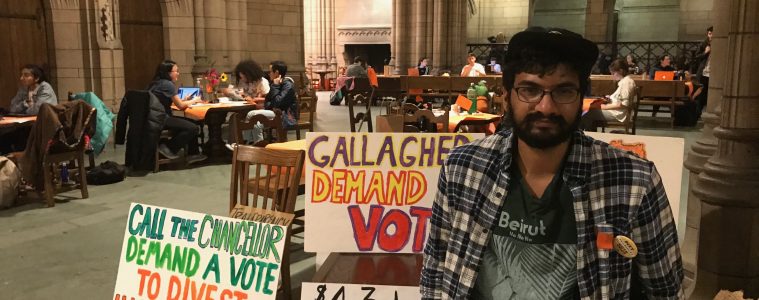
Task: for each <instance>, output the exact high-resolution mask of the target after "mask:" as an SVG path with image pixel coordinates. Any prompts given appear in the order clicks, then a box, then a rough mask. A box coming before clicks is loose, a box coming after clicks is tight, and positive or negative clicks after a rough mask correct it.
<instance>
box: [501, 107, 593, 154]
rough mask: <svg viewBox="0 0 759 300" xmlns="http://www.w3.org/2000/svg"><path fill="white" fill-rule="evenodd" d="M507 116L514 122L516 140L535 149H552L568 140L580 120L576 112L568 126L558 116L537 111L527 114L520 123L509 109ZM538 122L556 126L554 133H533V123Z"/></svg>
mask: <svg viewBox="0 0 759 300" xmlns="http://www.w3.org/2000/svg"><path fill="white" fill-rule="evenodd" d="M509 115H510V117H511V120H513V122H514V127H513V128H514V129H513V132H514V134H515V135H516V136H517V138H519V139H520V140H522V141H524V143H525V144H527V146H530V147H532V148H536V149H548V148H553V147H555V146H558V145H559V144H561V143H563V142H565V141H567V140H569V138H571V137H572V134H573V133H574V132H575V131H577V129H578V128H579V127H580V118H581V115H580V113H579V112H578V114H577V117H576V118H575V120H574V122H572V124H569V123H567V120H565V119H564V117H562V116H560V115H549V116H546V115H544V114H543V113H541V112H538V111H533V112H530V113H528V114H527V115H526V116H525V117H524V119H523V120H522V121H517V120H516V119H515V118H514V113H513V110H511V109H509ZM539 120H544V121H548V122H552V123H554V124H556V131H553V130H539V131H537V132H535V131H534V130H535V122H536V121H539Z"/></svg>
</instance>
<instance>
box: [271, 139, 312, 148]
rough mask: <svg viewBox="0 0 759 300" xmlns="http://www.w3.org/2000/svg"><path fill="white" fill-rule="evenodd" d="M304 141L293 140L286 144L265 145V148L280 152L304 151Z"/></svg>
mask: <svg viewBox="0 0 759 300" xmlns="http://www.w3.org/2000/svg"><path fill="white" fill-rule="evenodd" d="M307 146H308V145H306V140H305V139H302V140H294V141H288V142H282V143H271V144H268V145H266V148H269V149H280V150H303V151H306V147H307Z"/></svg>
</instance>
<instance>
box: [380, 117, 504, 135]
mask: <svg viewBox="0 0 759 300" xmlns="http://www.w3.org/2000/svg"><path fill="white" fill-rule="evenodd" d="M465 120H466V121H485V123H483V124H478V125H487V123H490V124H492V125H493V127H495V125H497V124H498V122H500V121H501V116H499V115H493V114H486V113H478V114H474V115H456V116H454V115H451V116H449V117H448V131H449V132H453V130H454V129H456V126H458V125H459V123H460V122H462V121H465ZM374 124H375V126H376V131H377V132H403V115H379V116H377V117H376V120H375V123H374ZM491 133H492V132H491Z"/></svg>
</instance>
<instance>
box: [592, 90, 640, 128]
mask: <svg viewBox="0 0 759 300" xmlns="http://www.w3.org/2000/svg"><path fill="white" fill-rule="evenodd" d="M642 91H643V87H641V86H636V87H635V96H634V97H633V99H632V103H630V105H628V106H627V116H628V118H627V119H626V120H625V121H624V122H619V121H602V122H601V123H600V124H599V127H601V132H606V128H607V127H617V128H622V129H624V132H625V134H633V135H635V123H636V120H637V119H638V104H639V103H640V101H639V100H640V97H641V94H642Z"/></svg>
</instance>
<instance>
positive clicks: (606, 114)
mask: <svg viewBox="0 0 759 300" xmlns="http://www.w3.org/2000/svg"><path fill="white" fill-rule="evenodd" d="M609 72H610V73H611V76H612V78H614V81H617V89H616V90H615V91H614V93H613V94H611V95H609V96H606V97H604V98H605V99H606V100H607V102H608V103H605V104H601V105H600V106H598V107H591V109H590V110H588V113H586V114H585V115H584V116H582V121H581V122H580V126H581V127H582V128H583V129H584V130H585V131H596V124H597V122H598V121H619V122H625V121H626V120H627V118H630V117H631V116H628V115H627V107H628V106H630V105H632V101H634V99H633V97H635V80H634V79H632V76H631V75H632V74H630V65H628V64H627V60H626V59H624V58H620V59H617V60H615V61H613V62H612V63H611V65H610V66H609Z"/></svg>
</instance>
